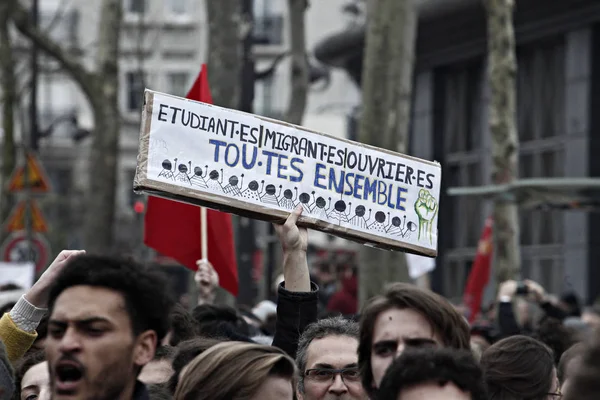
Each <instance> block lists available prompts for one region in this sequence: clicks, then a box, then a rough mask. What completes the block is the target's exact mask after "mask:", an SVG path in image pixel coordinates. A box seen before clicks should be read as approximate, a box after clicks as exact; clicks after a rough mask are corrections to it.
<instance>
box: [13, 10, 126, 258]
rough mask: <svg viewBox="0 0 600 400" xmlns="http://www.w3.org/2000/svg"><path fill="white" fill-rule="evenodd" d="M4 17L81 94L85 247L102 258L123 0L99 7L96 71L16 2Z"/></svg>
mask: <svg viewBox="0 0 600 400" xmlns="http://www.w3.org/2000/svg"><path fill="white" fill-rule="evenodd" d="M6 4H7V5H8V9H9V13H10V15H11V18H12V20H13V21H14V23H15V25H16V26H17V28H18V29H19V31H20V32H21V33H23V34H24V35H25V36H26V37H27V38H29V39H30V40H33V41H35V43H36V44H37V46H39V47H40V49H41V50H42V51H44V52H45V53H46V54H48V55H49V56H51V57H53V58H54V59H56V61H58V63H59V64H60V66H61V68H62V69H63V70H64V71H65V72H66V73H68V74H69V75H70V76H71V78H72V79H73V80H74V81H75V83H76V84H77V85H78V86H79V88H80V89H81V90H82V92H83V93H84V94H85V96H86V98H87V100H88V101H89V102H90V105H91V107H92V110H93V114H94V131H93V141H92V151H91V154H92V155H91V158H90V164H89V165H90V167H89V168H90V171H89V172H90V183H89V185H90V186H89V190H88V198H87V201H86V208H87V209H88V210H89V212H88V213H86V217H85V220H84V236H85V237H84V239H85V240H84V244H85V248H86V250H88V251H89V252H90V253H98V254H101V253H107V252H109V251H110V249H111V247H112V244H113V237H114V232H113V226H114V222H115V195H116V185H117V161H118V155H119V131H120V115H119V107H118V104H119V102H118V93H119V79H118V77H119V75H118V73H119V68H118V62H119V42H120V32H121V21H122V7H123V4H122V0H103V1H102V3H101V5H100V7H101V8H100V21H99V37H98V44H97V47H98V54H97V60H96V69H95V71H89V70H88V69H87V68H86V67H85V66H84V65H83V63H82V62H81V61H80V60H78V59H77V58H75V57H73V56H72V55H71V54H70V53H69V52H67V51H65V50H64V49H63V48H62V47H61V46H60V45H59V44H58V43H55V42H54V41H53V40H52V39H51V38H50V37H49V36H48V35H47V34H46V33H44V32H41V31H40V30H38V29H35V27H34V26H32V24H31V21H30V20H29V15H28V12H27V10H26V9H25V8H23V7H22V6H21V5H20V4H19V1H18V0H10V1H9V2H8V3H6Z"/></svg>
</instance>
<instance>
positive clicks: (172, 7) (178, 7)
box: [168, 0, 188, 15]
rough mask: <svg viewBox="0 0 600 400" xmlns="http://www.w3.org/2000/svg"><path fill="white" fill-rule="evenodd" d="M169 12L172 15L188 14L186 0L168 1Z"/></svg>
mask: <svg viewBox="0 0 600 400" xmlns="http://www.w3.org/2000/svg"><path fill="white" fill-rule="evenodd" d="M168 6H169V12H170V13H171V14H173V15H185V14H187V12H188V1H187V0H169V1H168Z"/></svg>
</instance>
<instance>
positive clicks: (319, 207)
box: [310, 192, 331, 219]
mask: <svg viewBox="0 0 600 400" xmlns="http://www.w3.org/2000/svg"><path fill="white" fill-rule="evenodd" d="M312 195H313V197H315V192H312ZM325 206H327V208H325ZM330 206H331V197H329V205H328V204H327V201H325V199H324V198H323V197H321V196H319V197H317V198H316V199H315V201H314V202H313V203H312V204H311V205H310V213H311V214H312V215H314V216H315V217H318V218H321V219H327V212H328V211H329V208H330Z"/></svg>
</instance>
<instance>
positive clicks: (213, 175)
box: [206, 169, 224, 192]
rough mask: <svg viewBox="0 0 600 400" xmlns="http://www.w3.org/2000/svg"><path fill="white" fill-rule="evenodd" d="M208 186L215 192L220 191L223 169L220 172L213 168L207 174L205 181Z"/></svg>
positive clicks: (221, 189)
mask: <svg viewBox="0 0 600 400" xmlns="http://www.w3.org/2000/svg"><path fill="white" fill-rule="evenodd" d="M206 184H207V185H208V188H209V189H211V190H213V191H215V192H222V191H223V190H224V189H223V170H222V169H221V173H219V171H217V170H216V169H213V170H212V171H210V173H209V174H208V182H206Z"/></svg>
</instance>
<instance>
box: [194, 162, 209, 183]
mask: <svg viewBox="0 0 600 400" xmlns="http://www.w3.org/2000/svg"><path fill="white" fill-rule="evenodd" d="M207 174H208V165H205V166H204V172H203V171H202V168H200V167H194V175H192V177H191V178H190V183H191V184H192V185H194V186H199V187H201V188H204V189H208V185H207V184H206V179H205V178H206V176H207Z"/></svg>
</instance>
